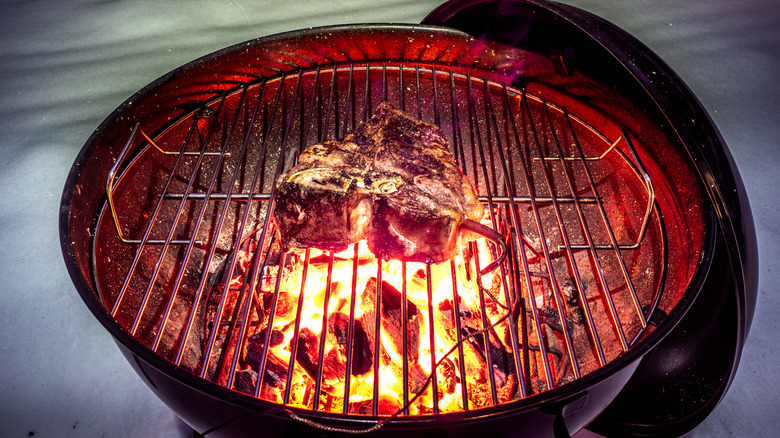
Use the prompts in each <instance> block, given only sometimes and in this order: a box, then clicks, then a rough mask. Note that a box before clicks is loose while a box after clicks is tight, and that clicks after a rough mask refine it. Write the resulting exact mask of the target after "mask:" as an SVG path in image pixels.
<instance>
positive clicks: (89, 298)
mask: <svg viewBox="0 0 780 438" xmlns="http://www.w3.org/2000/svg"><path fill="white" fill-rule="evenodd" d="M374 28H384V29H397V30H400V31H407V30H409V29H415V30H423V31H431V32H454V33H458V34H461V32H459V31H453V30H452V29H448V28H441V27H438V26H419V25H381V24H380V25H368V26H366V25H340V26H327V27H321V28H314V29H306V30H300V31H292V32H285V33H281V34H277V35H272V36H269V37H266V38H260V39H257V40H252V41H248V42H244V43H240V44H237V45H234V46H231V47H228V48H225V49H223V50H220V51H218V52H214V53H212V54H210V55H206V56H205V57H202V58H200V59H198V60H195V61H193V62H191V63H188V64H185V65H183V66H182V67H180V68H178V69H176V70H174V71H172V72H170V73H168V74H166V75H164V76H162V77H161V78H159V79H158V80H156V81H154V82H152V83H150V84H149V85H147V86H146V87H144V88H143V89H141V90H140V91H139V92H137V93H136V94H134V95H133V96H132V97H130V98H129V99H128V100H127V101H126V102H125V103H123V104H122V105H121V106H120V107H119V108H117V110H116V111H114V112H113V113H112V114H111V115H109V116H108V117H107V118H106V120H104V122H103V123H102V124H101V125H100V127H99V128H98V129H97V130H96V131H95V132H94V133H93V135H92V136H91V137H90V139H89V140H88V141H87V143H86V144H85V146H84V147H83V148H82V150H81V152H80V153H79V155H78V157H77V158H76V161H75V163H74V166H73V168H72V169H71V172H70V174H69V176H68V179H67V183H66V186H65V191H64V192H63V197H62V202H61V214H60V235H61V248H62V251H63V255H64V257H65V259H66V262H67V263H66V264H67V267H68V271H69V274H70V276H71V279H72V280H73V281H74V284H75V285H76V288H77V290H78V291H79V293H80V295H81V296H82V298H83V299H84V301H85V302H86V303H87V305H88V307H89V308H90V310H91V311H92V312H93V314H95V315H96V317H97V318H98V320H99V321H101V323H102V325H103V326H104V327H106V328H107V329H108V330H109V332H110V333H111V334H112V336H113V337H114V338H115V340H116V341H117V343H118V344H119V343H121V344H122V345H124V346H125V347H127V348H129V349H130V350H132V354H133V355H138V357H140V358H141V359H142V360H144V361H146V362H147V363H149V364H150V365H152V366H154V367H155V368H157V369H159V370H160V371H162V372H163V373H165V374H168V375H171V376H173V377H175V378H176V379H178V380H180V381H182V382H185V383H187V384H188V385H191V386H192V387H194V388H198V389H199V390H204V391H207V392H212V393H214V394H216V395H219V397H220V398H221V399H223V400H226V401H230V402H231V403H235V404H238V405H243V406H247V407H252V408H256V407H257V405H258V403H259V404H260V405H265V404H268V405H269V406H264V407H266V408H269V409H270V410H278V405H277V404H275V403H270V402H265V401H264V400H260V399H256V398H254V397H251V396H246V395H244V394H240V393H238V392H235V391H233V390H231V389H228V388H224V387H222V386H220V385H216V384H213V383H212V382H208V381H205V380H203V379H200V378H198V377H197V376H194V375H192V374H190V373H188V372H186V371H184V370H182V369H180V368H179V367H177V366H175V365H173V364H170V363H168V362H167V361H166V360H165V359H163V358H162V357H161V356H159V355H158V354H157V353H155V352H154V351H152V350H150V349H148V347H146V346H144V345H142V344H141V343H140V342H138V341H137V340H136V339H135V338H133V337H132V336H130V335H129V334H128V333H126V332H125V331H124V330H122V329H121V328H120V327H118V325H117V324H116V323H115V322H114V320H113V318H111V316H110V314H109V313H108V312H106V311H105V309H104V307H103V304H102V303H101V302H100V301H99V300H98V299H97V297H96V294H94V293H93V292H91V291H90V290H91V289H93V288H94V284H92V281H91V279H89V278H85V277H84V276H83V272H82V271H80V270H79V266H78V263H77V262H76V260H77V259H78V257H79V255H78V254H77V251H76V248H75V247H74V246H73V245H72V241H73V239H71V237H70V236H71V233H72V232H73V230H72V228H71V227H72V222H71V220H72V218H71V209H72V205H73V197H74V193H73V191H72V190H71V188H72V186H73V185H74V181H76V180H77V179H78V177H79V176H80V174H81V171H82V170H83V167H84V165H85V163H86V161H88V159H89V157H90V156H91V155H92V149H93V148H94V147H95V146H96V142H97V139H98V138H99V137H100V136H101V135H102V134H103V133H104V132H105V131H106V130H107V129H108V128H109V127H110V125H111V124H112V122H113V121H114V120H115V119H117V118H121V117H122V116H123V115H124V113H125V112H126V111H131V106H132V104H133V103H134V102H136V101H138V100H140V99H142V98H143V97H144V96H145V95H147V94H148V93H150V92H153V91H154V90H155V89H157V88H158V87H160V86H161V85H163V84H165V83H167V82H170V81H172V80H174V79H175V78H176V77H178V76H179V75H181V74H183V73H185V72H186V71H188V70H189V69H190V68H193V67H196V66H197V65H199V64H201V63H204V62H208V61H209V60H210V59H213V58H217V57H220V56H222V55H223V54H225V53H230V52H232V51H234V50H242V49H244V48H245V47H246V46H247V45H253V44H264V43H266V42H270V41H276V40H280V39H286V38H290V37H300V36H307V35H309V36H310V35H314V34H317V33H318V32H332V31H341V30H350V29H360V30H363V29H374ZM707 211H709V210H708V209H707ZM708 216H710V215H708ZM707 220H708V223H710V224H712V226H710V227H705V234H706V236H705V248H704V250H703V251H702V254H701V260H702V261H706V260H708V259H710V255H711V251H712V250H713V248H712V246H713V245H711V244H709V242H710V240H711V239H709V238H708V236H710V235H711V234H713V231H712V230H714V220H713V219H712V218H710V219H707ZM707 266H708V265H707ZM699 269H701V268H699ZM88 271H89V269H88ZM705 277H706V272H705V273H703V274H699V273H697V274H695V275H694V277H693V278H694V279H696V280H699V281H698V282H696V281H694V282H692V283H691V285H690V286H689V291H691V290H696V291H698V289H699V288H700V286H701V284H700V283H702V282H703V279H704V278H705ZM695 295H696V294H692V293H686V294H685V297H684V298H683V299H681V301H680V302H679V303H678V304H677V306H675V308H674V310H675V313H676V315H675V314H674V313H673V314H670V315H669V317H668V318H667V320H666V321H664V323H663V324H662V325H660V326H659V327H658V328H657V329H656V330H655V331H654V332H653V333H651V334H650V336H648V338H647V339H645V340H644V341H642V343H641V344H642V346H643V348H641V349H640V348H632V349H630V350H629V351H628V352H626V353H624V354H623V355H622V356H621V357H619V358H617V359H615V360H613V361H612V362H610V363H609V364H608V366H605V367H601V368H599V369H598V370H596V371H594V372H593V373H591V374H588V375H586V376H583V377H581V378H580V379H577V380H576V381H575V382H571V383H569V384H566V385H563V386H561V387H557V388H554V389H551V390H548V391H545V392H543V393H542V394H537V395H534V396H532V397H528V398H526V399H522V400H517V401H514V402H510V403H507V404H502V405H497V406H492V407H488V408H481V409H479V410H475V411H466V412H458V413H447V414H440V415H438V416H436V421H437V423H439V422H441V423H444V424H447V422H448V421H451V422H452V424H455V423H457V422H460V421H464V420H467V421H472V420H475V419H480V420H482V419H487V418H491V417H503V416H509V415H513V414H515V413H517V412H518V411H521V410H525V409H527V408H533V407H539V406H540V405H544V404H545V402H547V401H549V400H553V399H561V398H567V397H571V396H573V395H576V394H577V393H580V392H581V391H583V390H585V389H587V388H588V387H590V386H592V385H593V383H594V382H598V381H600V380H604V379H605V378H607V377H609V376H611V375H613V374H615V372H616V371H617V370H619V369H623V368H625V367H628V366H630V365H632V364H634V363H635V362H636V361H637V360H638V359H640V358H641V357H642V356H643V355H644V354H645V353H646V351H648V350H650V349H652V348H653V347H654V346H655V345H656V344H657V343H658V342H660V341H661V339H662V338H663V337H664V336H665V335H666V334H667V333H668V331H669V329H670V328H671V327H673V326H674V325H676V323H677V322H679V320H680V318H681V317H682V316H683V314H684V311H683V309H687V307H688V304H689V302H691V301H693V300H694V299H695ZM204 385H205V387H204ZM286 408H287V409H290V410H294V409H295V408H290V407H286ZM475 412H476V413H478V414H479V415H473V414H474V413H475ZM301 414H302V415H304V416H307V415H308V416H310V415H311V414H312V412H311V411H309V410H302V411H301ZM316 414H317V417H318V418H320V419H328V417H329V416H330V415H329V414H327V413H324V412H316ZM444 417H447V418H446V419H445V418H444ZM366 418H373V417H370V416H369V417H366ZM377 418H381V417H377ZM425 418H428V416H418V417H414V416H411V417H399V418H398V419H396V420H395V421H394V422H393V423H398V424H406V423H411V424H413V425H418V424H419V423H421V421H420V420H421V419H425ZM333 419H334V420H343V417H341V416H340V415H335V416H334V418H333ZM423 422H424V421H423Z"/></svg>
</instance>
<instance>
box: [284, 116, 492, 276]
mask: <svg viewBox="0 0 780 438" xmlns="http://www.w3.org/2000/svg"><path fill="white" fill-rule="evenodd" d="M276 191H277V193H276V210H275V213H274V218H275V220H276V223H277V225H278V227H279V229H280V231H281V234H282V238H283V239H284V241H285V243H286V244H287V245H288V246H297V247H316V248H321V249H334V250H337V251H338V250H343V249H345V248H346V246H347V245H349V244H350V243H353V242H356V241H358V240H361V239H366V241H367V243H368V247H369V249H370V250H371V252H373V253H374V255H375V256H377V257H378V258H383V259H398V260H405V261H422V262H428V263H435V262H440V261H443V260H448V259H450V258H452V257H453V256H454V255H455V253H456V251H457V239H458V231H459V226H460V224H461V223H462V222H463V221H464V220H466V219H471V220H479V219H480V218H481V217H482V214H483V208H482V204H481V203H480V202H479V200H478V199H477V197H476V195H475V193H474V189H473V188H472V186H471V183H470V182H469V180H468V178H467V177H466V176H465V175H464V174H463V173H462V172H461V171H460V169H459V168H458V166H457V165H456V163H455V158H454V157H453V156H452V154H451V153H450V152H449V148H448V143H447V140H446V138H445V136H444V133H443V132H442V131H441V129H439V128H438V127H437V126H434V125H430V124H427V123H425V122H422V121H420V120H417V119H415V118H413V117H410V116H408V115H407V114H405V113H403V112H401V111H399V110H397V109H395V108H393V107H392V106H391V105H389V104H387V103H383V104H381V105H379V107H378V109H377V111H376V113H375V115H374V116H373V117H372V118H371V119H370V120H369V121H368V122H366V123H363V124H362V125H361V126H360V127H359V128H358V129H357V130H356V131H355V132H354V133H351V134H349V135H347V136H346V137H344V138H343V139H338V140H329V141H325V142H323V143H319V144H315V145H312V146H310V147H308V148H307V149H306V150H305V151H304V152H303V153H302V154H301V155H300V157H299V159H298V164H297V165H295V166H294V167H293V168H291V169H290V170H289V171H287V172H286V173H284V174H283V175H281V176H280V178H279V179H278V180H277V184H276Z"/></svg>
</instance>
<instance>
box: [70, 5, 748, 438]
mask: <svg viewBox="0 0 780 438" xmlns="http://www.w3.org/2000/svg"><path fill="white" fill-rule="evenodd" d="M618 42H619V44H618ZM605 47H606V49H605ZM629 55H630V56H629ZM628 59H631V62H627V60H628ZM381 102H389V103H392V104H393V105H395V106H396V107H398V108H400V109H402V110H403V111H405V112H407V113H408V114H411V115H413V116H415V117H417V118H419V119H421V120H424V121H426V122H428V123H432V124H436V125H438V126H440V127H441V128H442V129H443V130H444V132H445V133H446V134H447V136H448V138H449V139H450V141H451V143H450V145H451V152H452V153H453V155H454V156H455V158H456V161H457V162H458V165H459V166H460V167H461V169H462V170H463V172H464V173H465V174H466V175H467V176H468V178H469V179H470V180H471V182H472V183H473V185H474V187H475V188H476V190H477V192H478V195H479V199H480V200H481V201H482V202H483V204H484V206H485V207H486V215H485V217H484V219H483V224H484V225H485V226H487V227H490V228H492V229H493V230H495V232H496V233H498V234H500V235H501V236H503V239H504V240H505V242H506V252H507V254H506V257H505V258H502V257H499V255H500V254H501V253H503V252H504V251H503V250H502V249H500V248H498V247H497V246H496V245H495V242H493V241H489V240H485V239H482V238H479V237H474V238H469V239H464V245H463V249H462V250H461V252H460V254H459V255H458V256H457V257H456V258H455V259H454V260H452V261H448V262H444V263H440V264H436V265H427V264H423V263H411V262H408V263H401V262H396V261H391V260H377V259H375V258H373V256H372V255H371V254H370V253H369V252H367V251H366V250H365V244H362V245H361V243H357V244H355V245H352V246H350V247H349V248H348V249H347V250H346V251H343V252H339V253H334V252H333V251H322V250H318V249H301V248H288V247H285V246H284V245H283V236H280V235H279V232H278V231H277V230H276V228H275V226H274V221H273V211H274V207H275V196H276V194H275V191H274V185H275V181H276V179H277V178H278V176H279V175H280V174H281V173H282V172H283V171H284V170H286V169H288V168H290V167H291V166H292V165H293V164H294V163H295V160H296V158H297V154H298V153H300V152H301V151H302V150H303V149H304V148H305V147H307V146H308V145H310V144H313V143H317V142H321V141H323V140H325V139H330V138H339V137H343V136H344V135H345V134H347V133H349V132H352V131H354V130H355V129H356V128H357V126H358V125H359V124H360V123H361V122H363V121H365V120H367V119H368V118H370V117H371V114H372V113H373V110H374V109H375V108H376V107H377V105H378V104H379V103H381ZM710 146H714V147H710ZM723 160H725V161H723ZM728 163H729V161H728V155H727V152H726V151H725V147H724V146H722V144H721V142H720V139H719V137H718V136H717V133H716V131H715V130H714V128H713V127H712V126H711V125H710V124H709V121H708V118H707V117H706V114H704V113H703V110H702V109H701V108H700V107H699V106H698V104H697V103H696V101H695V99H694V98H693V97H692V96H691V95H690V94H689V93H688V92H687V90H686V89H685V88H684V87H683V86H681V85H680V82H679V80H678V79H677V78H676V77H675V76H674V75H673V74H672V73H671V72H670V71H669V69H668V68H667V67H665V66H664V65H663V64H660V62H659V61H658V60H657V59H656V58H655V57H653V56H652V55H651V54H649V53H648V52H647V50H646V49H644V48H642V47H640V46H639V45H638V43H637V42H636V41H635V40H633V39H631V38H630V37H629V36H627V35H625V34H624V33H622V32H621V31H619V30H617V29H615V28H614V27H612V26H611V25H608V24H607V23H604V22H603V21H601V20H598V19H596V18H595V17H592V16H590V15H589V14H586V13H584V12H582V11H579V10H576V9H573V8H569V7H564V6H560V5H556V4H548V3H539V2H528V3H526V2H509V3H495V2H451V3H447V4H445V5H443V6H442V7H441V8H439V9H437V10H436V11H434V12H433V13H432V14H431V15H430V16H429V17H428V18H427V19H426V24H424V25H420V26H411V25H371V26H351V25H347V26H335V27H328V28H318V29H310V30H302V31H295V32H291V33H286V34H282V35H277V36H272V37H267V38H262V39H259V40H255V41H250V42H246V43H243V44H239V45H236V46H233V47H230V48H227V49H225V50H222V51H220V52H217V53H215V54H212V55H209V56H207V57H205V58H203V59H200V60H198V61H195V62H193V63H191V64H188V65H186V66H183V67H181V68H179V69H177V70H176V71H174V72H172V73H170V74H168V75H166V76H164V77H163V78H161V79H159V80H158V81H156V82H154V83H152V84H150V85H149V86H147V87H146V88H144V89H143V90H141V91H140V92H139V93H137V94H136V95H135V96H133V97H132V98H131V99H129V100H128V101H127V102H126V103H125V104H123V105H122V106H121V107H120V108H118V109H117V110H116V111H115V112H114V113H113V114H112V115H111V116H109V118H108V119H107V120H106V121H105V122H104V123H103V124H102V125H101V127H100V128H99V129H98V130H97V131H96V132H95V134H94V135H93V136H92V137H91V138H90V140H89V141H88V142H87V144H86V145H85V147H84V149H83V150H82V152H81V154H80V155H79V157H78V158H77V160H76V163H75V164H74V167H73V169H72V171H71V174H70V176H69V179H68V183H67V186H66V190H65V193H64V196H63V203H62V216H61V230H62V243H63V251H64V254H65V257H66V261H67V263H68V267H69V269H70V272H71V275H72V277H73V279H74V282H75V284H76V286H77V288H78V289H79V291H80V293H81V294H82V297H83V298H84V300H85V302H86V303H87V305H88V306H89V307H90V309H91V310H92V311H93V312H94V313H95V315H96V316H97V317H98V319H99V320H100V321H101V322H103V324H104V325H105V326H106V328H107V329H108V330H109V331H110V332H111V333H112V335H113V336H114V338H115V339H116V340H117V344H118V345H119V347H120V349H121V350H122V352H123V353H124V354H125V355H126V356H127V358H128V360H129V361H130V363H131V364H132V365H133V366H134V368H135V369H136V370H137V371H138V372H139V374H140V375H141V376H142V377H143V378H144V380H145V381H146V382H147V383H148V384H149V386H150V387H151V388H152V390H153V391H154V392H155V393H156V394H158V396H159V397H160V398H161V399H162V400H163V401H165V402H166V403H167V404H169V405H170V406H171V407H172V408H173V409H174V410H175V411H176V412H177V413H178V414H179V415H180V416H181V417H182V418H183V419H184V420H185V421H186V422H187V423H188V424H190V425H191V426H192V427H193V428H194V430H195V431H197V432H198V433H200V434H203V435H207V436H233V435H242V436H243V435H251V434H254V433H257V431H259V430H263V431H268V432H269V433H275V434H277V435H279V436H293V435H295V436H297V435H299V434H301V433H318V434H322V435H344V434H353V433H365V432H371V433H372V434H376V435H396V434H398V433H407V434H415V435H421V436H422V435H428V434H431V433H440V434H444V435H448V436H449V435H453V436H455V435H458V436H459V435H464V436H466V435H470V434H473V433H476V432H475V431H480V432H481V433H485V431H491V432H495V433H496V434H497V435H508V436H518V435H519V434H523V433H527V434H535V435H541V436H546V435H556V436H566V435H568V434H569V433H570V432H573V431H577V430H579V429H581V428H583V427H585V426H586V425H588V424H591V428H593V429H594V430H596V431H601V432H604V433H634V434H650V435H663V434H672V435H674V434H679V433H683V432H685V431H687V430H689V429H690V428H692V427H694V426H695V425H696V424H698V422H699V421H701V420H702V419H703V418H704V417H705V416H706V415H707V413H709V411H710V410H711V409H712V408H713V407H714V404H716V403H717V401H718V400H719V399H720V397H721V396H722V394H723V392H724V391H725V390H726V388H727V387H728V384H729V382H730V378H731V375H733V372H734V369H735V367H736V363H737V361H738V358H739V352H740V351H741V344H742V342H743V340H744V336H745V334H746V331H747V327H749V319H750V315H752V307H753V300H754V295H755V288H754V286H755V273H754V272H752V271H751V268H750V263H753V261H752V260H751V258H754V257H755V254H754V246H753V245H754V242H753V240H754V237H753V235H752V231H751V223H750V216H749V209H748V207H747V204H746V201H745V200H744V199H743V198H744V193H743V191H742V188H741V183H739V180H738V176H736V171H735V170H734V169H733V168H732V167H729V165H728ZM713 168H714V170H713ZM727 187H728V188H729V189H728V190H729V191H730V190H731V188H736V190H737V192H736V195H735V194H733V193H730V192H729V193H726V192H724V191H726V190H727V189H726V188H727ZM735 212H736V213H738V214H737V216H734V214H735ZM740 215H741V216H740ZM732 221H733V222H732ZM743 261H744V262H745V264H746V265H747V266H748V267H747V268H745V267H743V265H742V263H743ZM488 265H491V266H495V268H491V269H489V272H485V271H486V270H484V269H483V268H484V267H485V266H488ZM483 274H484V275H483ZM735 291H736V292H735ZM377 303H381V305H378V304H377ZM704 318H707V320H709V321H717V322H715V325H714V326H704V327H701V326H700V325H701V324H703V323H704V322H705V321H704ZM434 327H436V329H433V328H434ZM689 332H693V333H695V334H694V335H686V334H685V333H689ZM382 333H384V335H382ZM714 339H717V340H718V342H719V343H720V345H726V347H725V348H724V350H725V353H724V352H723V351H719V352H713V351H712V350H711V349H708V348H706V344H707V343H708V342H712V341H713V340H714ZM682 347H686V348H689V351H690V352H691V356H692V357H693V359H683V358H679V356H678V358H679V361H682V363H677V364H676V365H677V366H676V367H673V366H672V365H674V364H673V363H672V362H671V361H670V360H669V355H670V354H672V353H676V352H679V350H680V349H681V348H682ZM706 362H709V363H706ZM704 365H710V366H711V367H710V368H709V369H708V370H707V371H703V369H704V367H703V366H704ZM348 370H349V372H348ZM659 373H667V374H668V375H667V376H665V377H662V378H659V377H658V376H659ZM667 391H668V392H667ZM663 394H666V396H667V397H669V398H668V399H665V400H664V399H659V398H658V397H659V396H662V395H663ZM672 397H675V398H674V400H673V401H672ZM625 400H628V401H630V402H631V403H634V407H632V408H631V409H627V408H626V407H625V405H626V403H625ZM594 420H595V421H594Z"/></svg>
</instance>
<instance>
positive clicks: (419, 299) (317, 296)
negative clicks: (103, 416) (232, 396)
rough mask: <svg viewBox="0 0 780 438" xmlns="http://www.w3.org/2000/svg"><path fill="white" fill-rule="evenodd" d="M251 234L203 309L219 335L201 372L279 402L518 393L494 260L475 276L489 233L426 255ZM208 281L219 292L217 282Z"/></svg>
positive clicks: (455, 407)
mask: <svg viewBox="0 0 780 438" xmlns="http://www.w3.org/2000/svg"><path fill="white" fill-rule="evenodd" d="M258 240H260V239H255V238H253V239H248V242H246V243H245V244H244V251H243V252H242V253H241V255H240V256H239V259H238V260H237V261H236V263H235V267H234V269H233V275H231V276H230V280H229V284H228V288H227V294H226V296H225V298H223V300H222V301H221V302H220V303H219V305H217V304H216V303H214V304H213V305H211V306H210V312H208V314H209V316H210V317H209V322H208V324H207V326H208V332H209V333H208V336H206V339H209V338H210V337H215V338H216V339H217V340H218V341H217V343H216V344H217V345H221V348H220V347H215V348H214V349H213V350H211V352H210V354H209V356H208V359H209V364H208V365H209V368H208V369H209V370H210V373H211V376H212V379H213V380H215V381H217V382H219V383H221V384H223V385H227V386H229V387H232V388H235V389H236V390H238V391H241V392H244V393H247V394H252V395H255V396H257V397H259V398H261V399H264V400H268V401H271V402H275V403H281V404H284V405H288V406H295V407H301V408H308V409H313V410H324V411H329V412H344V413H355V414H373V415H392V414H396V413H398V412H401V411H403V412H404V413H406V414H408V415H417V414H426V413H439V412H452V411H460V410H465V409H473V408H476V407H480V406H486V405H493V404H500V403H504V402H507V401H510V400H513V399H516V398H520V397H521V389H520V385H519V382H518V377H517V376H518V373H517V371H518V365H519V362H518V361H519V356H518V354H517V350H519V349H517V348H515V349H513V348H512V347H511V346H512V345H518V339H519V338H518V335H517V333H518V332H517V321H516V320H515V321H510V319H511V318H509V316H510V315H511V314H512V310H511V309H512V303H514V302H515V301H516V300H514V299H512V298H511V297H510V296H508V294H507V289H506V287H507V286H506V285H505V281H503V278H502V275H501V272H502V270H500V269H499V270H495V271H493V272H490V273H487V274H485V275H482V276H478V275H477V274H476V273H477V272H480V267H484V266H487V265H488V264H490V263H491V262H492V261H493V260H494V255H495V248H493V244H492V243H491V242H489V241H487V240H485V239H478V240H476V241H472V242H470V243H469V244H468V245H467V246H465V247H464V248H463V249H462V251H461V252H460V254H459V255H458V257H457V259H456V260H453V261H446V262H442V263H438V264H431V265H428V264H424V263H415V262H405V263H404V262H399V261H394V260H389V261H384V260H378V259H376V258H374V256H373V254H371V252H369V251H368V249H367V245H366V244H365V242H364V241H360V242H358V243H356V244H352V245H350V246H349V247H348V248H347V249H346V250H345V251H342V252H339V253H333V252H332V251H321V250H317V249H292V250H290V251H287V252H286V253H282V252H281V251H280V250H281V248H280V246H279V243H278V241H276V240H275V239H265V240H270V242H268V243H266V244H264V245H258ZM214 288H215V289H217V290H218V292H215V295H217V296H219V295H222V290H223V289H224V284H218V285H215V286H214ZM377 303H381V304H379V305H378V304H377ZM220 308H221V310H220ZM515 313H517V312H515ZM517 316H519V315H515V317H517ZM238 320H241V321H246V320H248V321H250V323H249V324H248V325H243V326H239V325H238V324H236V323H235V321H238ZM214 327H218V329H217V330H216V331H215V330H214ZM513 330H514V333H512V332H513ZM513 339H514V341H513ZM220 341H221V342H220ZM238 345H240V348H239V349H238V351H239V354H237V355H236V354H234V352H235V350H236V346H238ZM227 351H231V352H233V353H230V354H225V353H226V352H227ZM230 357H233V358H234V359H233V363H230V364H228V363H226V362H228V360H226V358H230ZM231 368H233V369H234V370H235V372H231V371H230V370H231ZM488 370H490V371H488ZM521 375H522V374H521ZM491 388H495V391H494V390H492V389H491Z"/></svg>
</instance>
